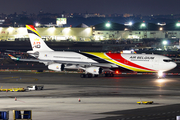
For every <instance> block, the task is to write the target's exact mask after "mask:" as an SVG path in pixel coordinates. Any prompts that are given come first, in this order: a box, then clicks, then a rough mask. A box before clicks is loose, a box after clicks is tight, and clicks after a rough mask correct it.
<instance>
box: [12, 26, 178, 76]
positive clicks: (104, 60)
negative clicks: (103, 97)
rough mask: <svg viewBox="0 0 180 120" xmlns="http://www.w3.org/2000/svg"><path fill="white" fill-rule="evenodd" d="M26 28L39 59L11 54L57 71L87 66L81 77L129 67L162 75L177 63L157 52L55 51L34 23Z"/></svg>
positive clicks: (107, 73) (111, 72) (134, 70)
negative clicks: (43, 38) (47, 43)
mask: <svg viewBox="0 0 180 120" xmlns="http://www.w3.org/2000/svg"><path fill="white" fill-rule="evenodd" d="M26 28H27V32H28V35H29V38H30V43H31V47H32V50H31V51H27V53H28V54H30V55H31V56H33V57H35V58H36V59H21V58H16V57H14V56H12V55H10V54H9V56H10V57H11V59H13V60H18V61H31V62H39V63H44V64H45V65H46V66H48V69H50V70H53V71H64V70H65V69H76V70H84V71H85V72H84V73H83V74H81V75H80V77H81V78H85V77H88V78H91V77H98V76H99V75H100V74H102V73H104V75H105V77H113V76H114V74H116V73H119V72H121V71H126V70H128V71H132V72H153V73H154V72H155V73H158V75H159V77H161V76H162V74H163V72H164V71H168V70H171V69H173V68H175V67H176V66H177V65H176V63H174V62H172V59H171V58H168V57H165V56H161V55H155V54H129V53H127V54H126V53H111V52H108V53H103V52H70V51H54V50H52V49H51V48H49V47H48V46H47V45H46V43H45V42H44V41H43V40H42V38H41V36H40V35H39V33H38V32H37V30H36V29H35V27H34V26H33V25H26Z"/></svg>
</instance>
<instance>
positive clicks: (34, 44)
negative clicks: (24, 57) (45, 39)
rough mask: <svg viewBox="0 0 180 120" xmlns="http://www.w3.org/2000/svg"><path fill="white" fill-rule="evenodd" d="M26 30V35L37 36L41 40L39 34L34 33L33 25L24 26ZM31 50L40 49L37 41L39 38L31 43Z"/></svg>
mask: <svg viewBox="0 0 180 120" xmlns="http://www.w3.org/2000/svg"><path fill="white" fill-rule="evenodd" d="M26 28H27V30H28V33H32V34H35V35H37V36H38V37H40V38H41V36H40V35H39V33H38V32H37V31H36V29H35V28H34V26H33V25H26ZM32 48H41V42H40V41H39V38H35V39H34V41H33V43H32Z"/></svg>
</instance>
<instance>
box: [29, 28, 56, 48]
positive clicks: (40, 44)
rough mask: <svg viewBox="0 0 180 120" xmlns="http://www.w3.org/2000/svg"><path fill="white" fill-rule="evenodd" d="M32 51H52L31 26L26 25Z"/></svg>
mask: <svg viewBox="0 0 180 120" xmlns="http://www.w3.org/2000/svg"><path fill="white" fill-rule="evenodd" d="M26 28H27V32H28V35H29V39H30V42H31V46H32V49H33V51H53V50H52V49H51V48H49V47H48V46H47V45H46V43H45V42H44V41H43V39H42V38H41V36H40V35H39V33H38V32H37V31H36V29H35V28H34V26H33V25H26Z"/></svg>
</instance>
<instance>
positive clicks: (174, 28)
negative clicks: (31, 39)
mask: <svg viewBox="0 0 180 120" xmlns="http://www.w3.org/2000/svg"><path fill="white" fill-rule="evenodd" d="M36 29H37V31H38V32H39V34H40V35H41V37H42V38H43V39H44V40H45V41H64V40H67V41H101V40H119V41H121V40H127V39H128V40H135V41H139V40H141V39H180V23H171V24H167V25H157V24H153V23H145V22H143V23H135V24H133V25H123V24H118V23H110V22H108V23H100V24H97V25H94V26H91V27H89V26H86V25H84V24H82V26H78V27H36ZM25 40H28V34H27V30H26V28H25V27H1V28H0V41H25Z"/></svg>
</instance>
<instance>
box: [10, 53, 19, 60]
mask: <svg viewBox="0 0 180 120" xmlns="http://www.w3.org/2000/svg"><path fill="white" fill-rule="evenodd" d="M8 56H9V57H10V58H11V59H13V60H19V58H16V57H14V56H12V55H11V54H8Z"/></svg>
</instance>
